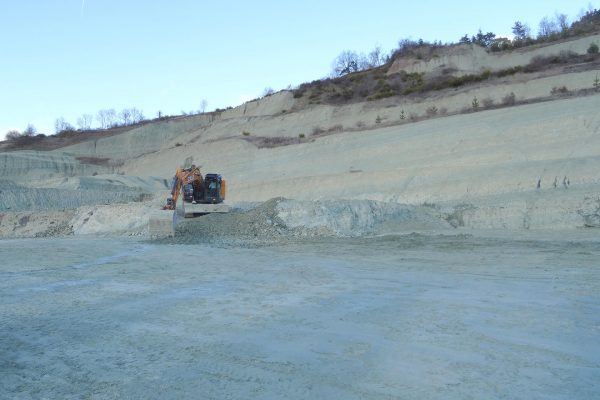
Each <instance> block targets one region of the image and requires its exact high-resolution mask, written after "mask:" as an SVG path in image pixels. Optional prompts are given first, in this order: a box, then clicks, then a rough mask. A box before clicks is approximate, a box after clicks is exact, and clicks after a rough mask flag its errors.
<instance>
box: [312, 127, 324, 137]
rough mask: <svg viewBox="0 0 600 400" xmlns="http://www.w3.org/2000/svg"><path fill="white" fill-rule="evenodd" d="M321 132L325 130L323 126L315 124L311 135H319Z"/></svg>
mask: <svg viewBox="0 0 600 400" xmlns="http://www.w3.org/2000/svg"><path fill="white" fill-rule="evenodd" d="M323 132H325V131H324V130H323V128H321V127H320V126H315V127H314V128H313V131H312V134H313V135H320V134H321V133H323Z"/></svg>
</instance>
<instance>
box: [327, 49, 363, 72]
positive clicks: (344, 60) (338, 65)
mask: <svg viewBox="0 0 600 400" xmlns="http://www.w3.org/2000/svg"><path fill="white" fill-rule="evenodd" d="M359 66H360V56H359V55H358V54H357V53H356V52H354V51H351V50H344V51H342V52H341V53H340V55H339V56H337V58H336V59H335V60H334V61H333V65H332V70H333V74H334V75H335V76H342V75H346V74H349V73H352V72H357V71H359V69H360V67H359Z"/></svg>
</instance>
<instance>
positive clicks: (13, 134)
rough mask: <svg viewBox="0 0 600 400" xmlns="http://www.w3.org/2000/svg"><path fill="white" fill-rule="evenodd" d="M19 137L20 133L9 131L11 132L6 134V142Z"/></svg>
mask: <svg viewBox="0 0 600 400" xmlns="http://www.w3.org/2000/svg"><path fill="white" fill-rule="evenodd" d="M21 136H22V135H21V132H19V131H17V130H11V131H8V132H6V140H15V139H18V138H20V137H21Z"/></svg>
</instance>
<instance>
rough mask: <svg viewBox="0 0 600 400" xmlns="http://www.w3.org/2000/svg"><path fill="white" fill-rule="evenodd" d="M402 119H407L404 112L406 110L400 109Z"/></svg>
mask: <svg viewBox="0 0 600 400" xmlns="http://www.w3.org/2000/svg"><path fill="white" fill-rule="evenodd" d="M400 119H402V120H404V119H406V114H405V113H404V110H400Z"/></svg>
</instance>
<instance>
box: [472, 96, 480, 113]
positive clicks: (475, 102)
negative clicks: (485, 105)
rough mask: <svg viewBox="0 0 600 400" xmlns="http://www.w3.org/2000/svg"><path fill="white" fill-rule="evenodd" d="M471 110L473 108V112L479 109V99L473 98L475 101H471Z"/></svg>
mask: <svg viewBox="0 0 600 400" xmlns="http://www.w3.org/2000/svg"><path fill="white" fill-rule="evenodd" d="M471 108H473V111H477V110H478V109H479V100H477V97H473V101H471Z"/></svg>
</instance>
